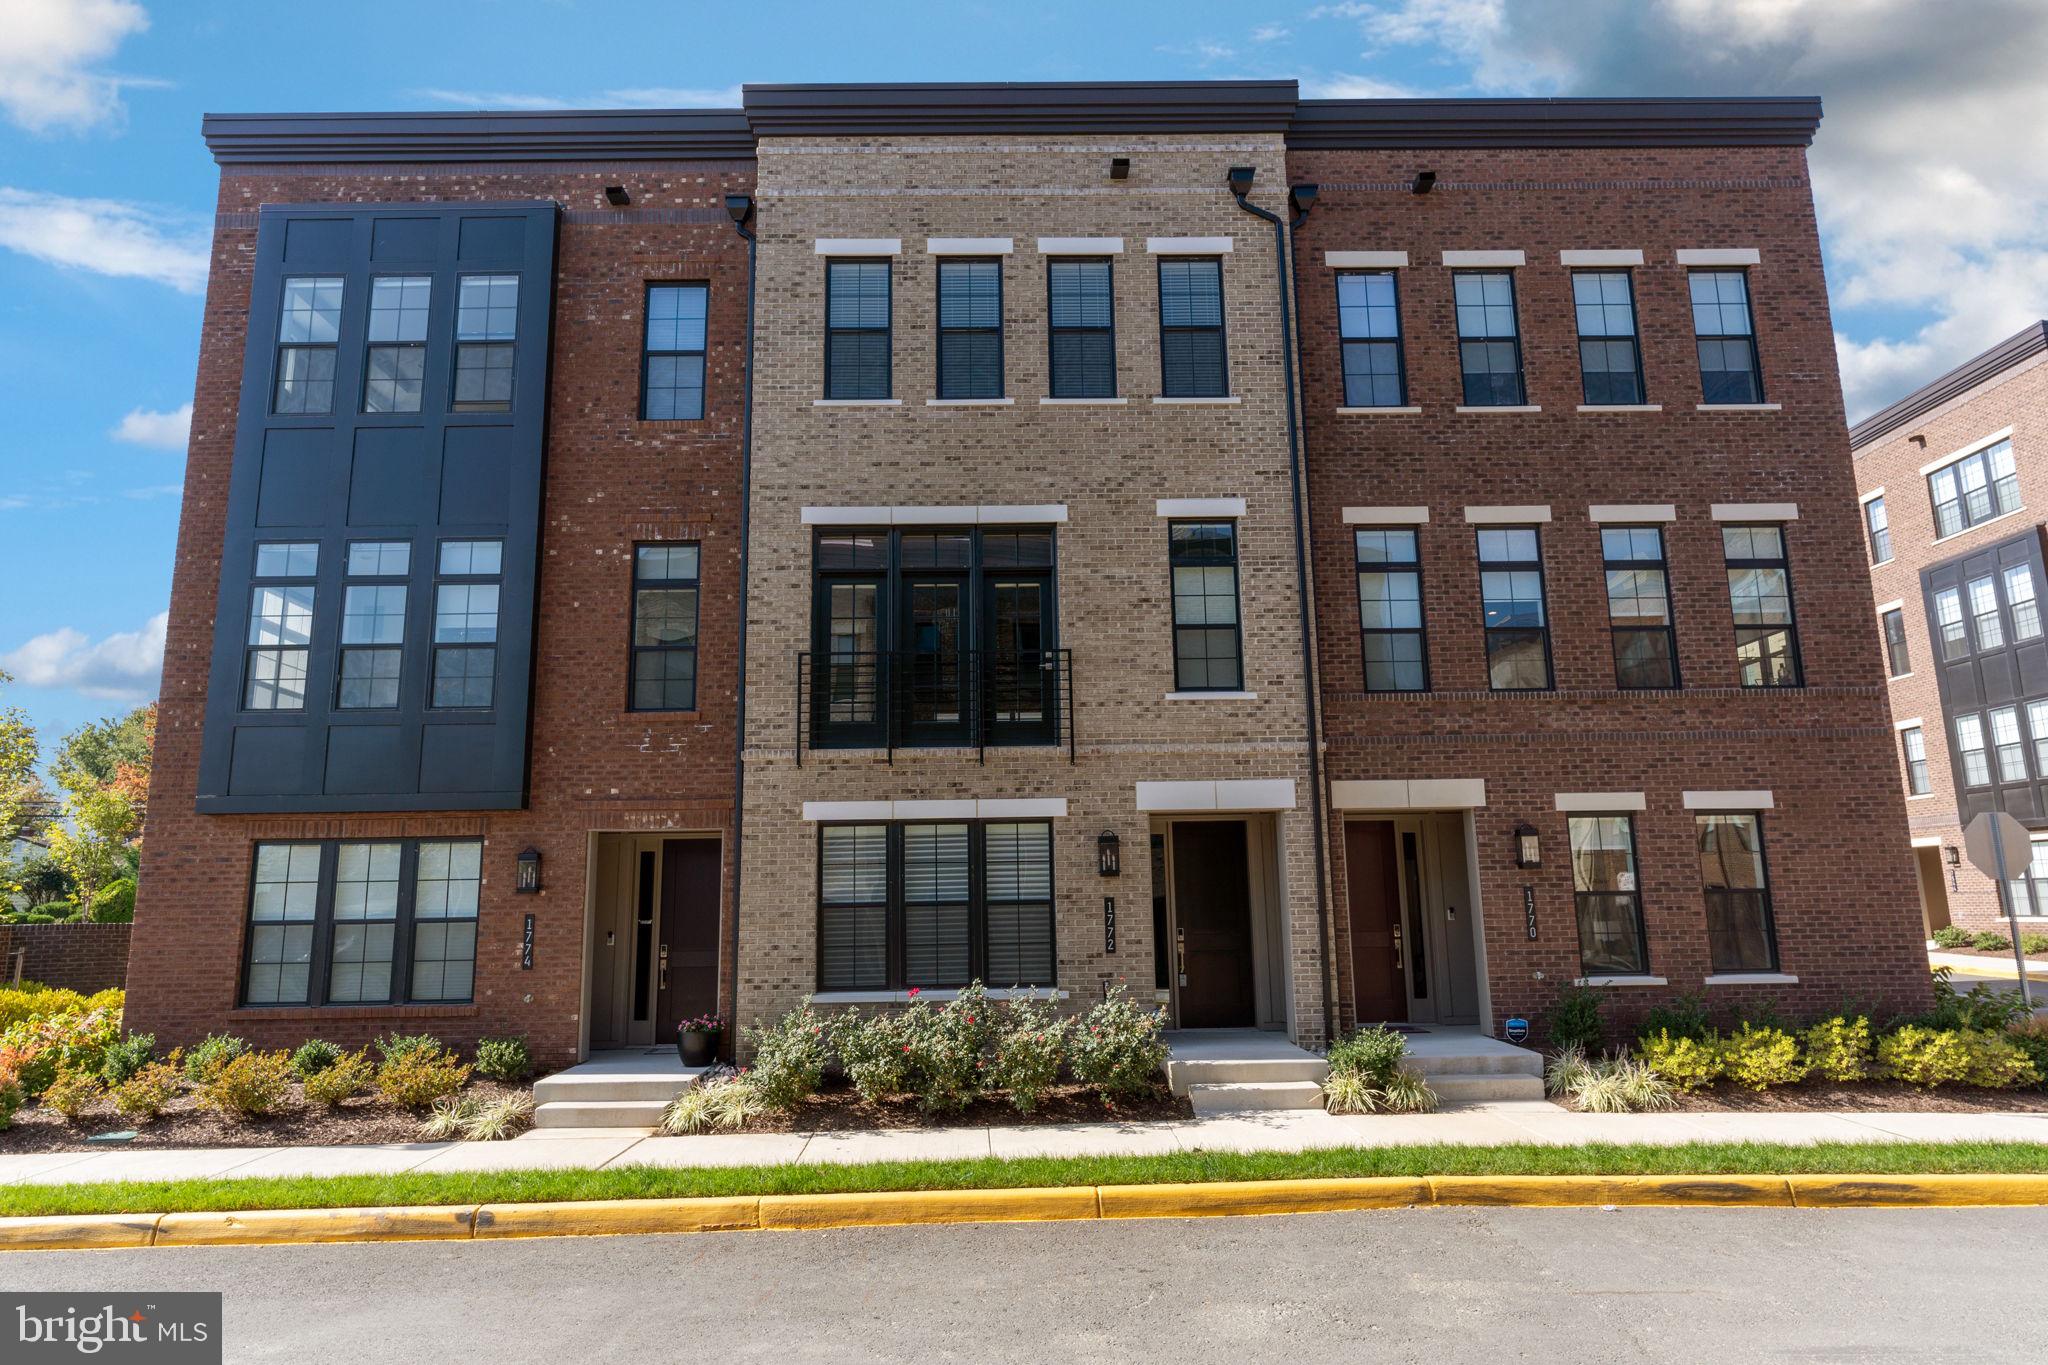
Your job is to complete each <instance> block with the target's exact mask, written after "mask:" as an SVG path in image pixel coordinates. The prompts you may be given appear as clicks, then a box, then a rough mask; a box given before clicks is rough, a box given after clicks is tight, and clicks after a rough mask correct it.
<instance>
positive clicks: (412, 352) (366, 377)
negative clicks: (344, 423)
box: [360, 270, 434, 417]
mask: <svg viewBox="0 0 2048 1365" xmlns="http://www.w3.org/2000/svg"><path fill="white" fill-rule="evenodd" d="M386 280H393V281H397V282H398V284H399V288H400V291H401V297H400V302H399V306H398V307H397V308H396V309H395V310H393V311H395V312H396V313H397V314H398V316H399V318H400V320H401V321H402V320H403V319H404V317H405V315H406V314H407V313H409V312H412V311H414V310H412V309H410V308H408V307H406V306H405V303H404V300H403V290H404V289H405V287H406V286H408V285H411V284H424V285H425V286H426V289H427V302H426V306H425V307H424V308H422V309H420V310H419V311H420V312H422V313H423V314H424V317H423V318H422V319H421V322H420V334H419V335H418V336H416V337H405V336H399V337H387V338H381V339H380V338H379V337H378V336H377V335H376V330H377V314H378V311H379V310H378V307H377V286H378V285H379V284H380V283H383V282H384V281H386ZM433 308H434V277H433V275H432V274H421V273H420V272H418V271H410V270H408V271H394V272H392V273H390V274H372V275H371V276H370V303H369V311H368V312H367V313H366V314H365V315H364V326H363V383H362V393H361V395H360V397H361V401H362V410H363V411H364V412H365V413H368V414H372V415H376V416H386V415H389V416H396V417H407V416H411V415H412V414H414V413H417V412H421V411H423V410H424V409H425V407H426V401H427V337H428V329H429V328H430V327H431V326H432V324H433ZM383 351H388V352H392V353H393V354H396V355H406V356H410V357H411V358H412V360H413V362H414V368H415V369H417V371H418V373H417V374H416V375H403V374H393V375H389V376H380V375H378V373H377V355H378V353H379V352H383ZM409 380H410V381H416V382H417V383H418V385H419V393H418V395H417V401H416V402H414V403H413V405H412V406H411V407H401V406H398V405H397V403H396V401H395V400H396V396H397V394H398V392H399V390H398V388H397V386H398V385H401V384H404V383H406V382H408V381H409ZM377 384H389V385H391V386H393V387H392V394H393V398H394V402H393V405H392V406H390V407H381V408H380V407H372V406H371V405H370V394H371V390H372V386H373V385H377Z"/></svg>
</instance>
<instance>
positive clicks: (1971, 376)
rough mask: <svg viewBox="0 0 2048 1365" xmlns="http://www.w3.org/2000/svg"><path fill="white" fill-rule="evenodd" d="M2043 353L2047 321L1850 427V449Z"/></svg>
mask: <svg viewBox="0 0 2048 1365" xmlns="http://www.w3.org/2000/svg"><path fill="white" fill-rule="evenodd" d="M2043 351H2048V321H2044V322H2030V323H2028V324H2027V325H2026V327H2025V328H2023V329H2022V330H2020V331H2018V332H2015V333H2014V334H2013V335H2011V336H2009V337H2007V338H2006V339H2005V340H2003V341H2001V342H1999V343H1998V344H1997V345H1996V346H1993V347H1992V348H1991V349H1990V350H1988V351H1986V352H1984V353H1983V354H1982V355H1979V356H1973V357H1971V358H1970V359H1968V360H1965V361H1964V362H1963V363H1962V364H1960V365H1958V366H1956V367H1955V368H1954V369H1953V370H1950V371H1949V372H1948V373H1947V374H1945V375H1942V376H1941V377H1940V378H1939V379H1935V380H1933V381H1931V382H1930V383H1927V384H1923V385H1921V386H1920V387H1919V388H1917V389H1915V390H1913V391H1912V392H1911V393H1909V394H1907V395H1906V396H1905V397H1904V398H1901V399H1900V400H1899V401H1898V402H1896V403H1894V404H1892V405H1891V406H1890V407H1888V408H1884V409H1882V410H1880V411H1878V412H1874V413H1872V414H1871V415H1870V416H1868V417H1866V418H1864V419H1863V420H1862V421H1860V422H1858V423H1857V424H1856V425H1855V426H1853V427H1850V428H1849V445H1850V448H1851V449H1854V448H1855V447H1857V446H1867V445H1869V444H1870V443H1871V442H1872V441H1876V440H1879V439H1881V438H1883V437H1886V436H1889V435H1891V434H1892V433H1893V432H1895V431H1897V430H1898V429H1899V428H1901V427H1907V426H1911V425H1912V424H1913V423H1914V422H1917V421H1919V420H1920V419H1921V418H1922V417H1925V416H1926V415H1927V414H1928V413H1930V412H1933V411H1934V410H1935V409H1936V408H1938V407H1940V406H1941V405H1942V404H1943V403H1946V402H1949V401H1950V400H1952V399H1956V398H1961V397H1962V396H1963V395H1964V394H1966V393H1968V392H1969V391H1970V390H1972V389H1974V388H1978V387H1980V386H1981V385H1984V384H1987V383H1989V382H1990V381H1992V380H1994V379H1996V378H1998V376H1999V375H2001V374H2004V373H2005V372H2006V371H2007V370H2010V369H2014V368H2016V367H2017V366H2019V365H2020V364H2021V363H2022V362H2024V361H2027V360H2029V359H2032V358H2033V357H2034V356H2037V355H2039V354H2041V353H2042V352H2043Z"/></svg>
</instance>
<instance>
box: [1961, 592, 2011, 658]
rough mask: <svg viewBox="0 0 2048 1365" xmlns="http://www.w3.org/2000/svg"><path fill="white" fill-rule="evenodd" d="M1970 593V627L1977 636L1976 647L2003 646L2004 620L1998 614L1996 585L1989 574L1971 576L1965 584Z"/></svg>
mask: <svg viewBox="0 0 2048 1365" xmlns="http://www.w3.org/2000/svg"><path fill="white" fill-rule="evenodd" d="M1966 586H1967V587H1968V589H1969V594H1970V627H1971V630H1972V631H1973V632H1974V633H1975V635H1976V637H1977V648H1978V649H1979V650H1980V651H1982V650H1987V649H2003V648H2004V647H2005V620H2004V618H2003V617H2002V616H2000V615H1999V614H1998V587H1997V585H1996V584H1995V583H1994V582H1993V581H1992V578H1991V575H1990V574H1985V575H1984V576H1983V577H1982V578H1973V579H1971V580H1970V581H1969V583H1968V584H1967V585H1966Z"/></svg>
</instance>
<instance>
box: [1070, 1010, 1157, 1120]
mask: <svg viewBox="0 0 2048 1365" xmlns="http://www.w3.org/2000/svg"><path fill="white" fill-rule="evenodd" d="M1165 1030H1166V1012H1165V1011H1164V1010H1157V1009H1155V1010H1141V1009H1139V1008H1138V1007H1137V1005H1136V1004H1134V1003H1132V1001H1131V998H1130V993H1129V992H1128V991H1126V990H1125V989H1124V988H1123V987H1122V986H1112V987H1111V988H1110V990H1109V993H1108V994H1107V995H1105V996H1104V997H1103V998H1102V1003H1100V1004H1098V1005H1097V1006H1096V1007H1095V1008H1094V1009H1092V1010H1089V1011H1088V1013H1087V1014H1086V1015H1085V1016H1083V1017H1082V1019H1081V1021H1080V1022H1079V1023H1078V1024H1076V1025H1075V1026H1074V1030H1073V1033H1072V1035H1071V1036H1072V1042H1071V1043H1070V1044H1069V1046H1068V1056H1067V1064H1068V1067H1069V1068H1070V1069H1071V1070H1072V1071H1073V1073H1074V1079H1075V1080H1077V1081H1079V1082H1080V1083H1081V1084H1083V1085H1085V1086H1089V1087H1091V1088H1092V1089H1094V1090H1096V1091H1098V1092H1099V1093H1100V1094H1101V1095H1102V1096H1103V1098H1104V1099H1106V1100H1116V1099H1129V1098H1134V1097H1136V1096H1139V1095H1144V1094H1149V1093H1150V1092H1151V1090H1152V1087H1153V1086H1154V1085H1156V1084H1157V1083H1158V1081H1159V1072H1160V1068H1161V1067H1163V1066H1165V1065H1166V1039H1165V1038H1164V1036H1163V1034H1164V1033H1165Z"/></svg>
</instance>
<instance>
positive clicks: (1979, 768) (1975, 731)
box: [1956, 712, 1991, 787]
mask: <svg viewBox="0 0 2048 1365" xmlns="http://www.w3.org/2000/svg"><path fill="white" fill-rule="evenodd" d="M1956 752H1957V753H1959V754H1961V755H1962V756H1963V785H1964V786H1966V787H1988V786H1990V785H1991V758H1990V756H1989V755H1988V754H1987V753H1985V751H1984V718H1983V717H1982V716H1980V715H1977V714H1976V713H1974V712H1972V713H1971V714H1969V715H1967V716H1957V717H1956Z"/></svg>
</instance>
